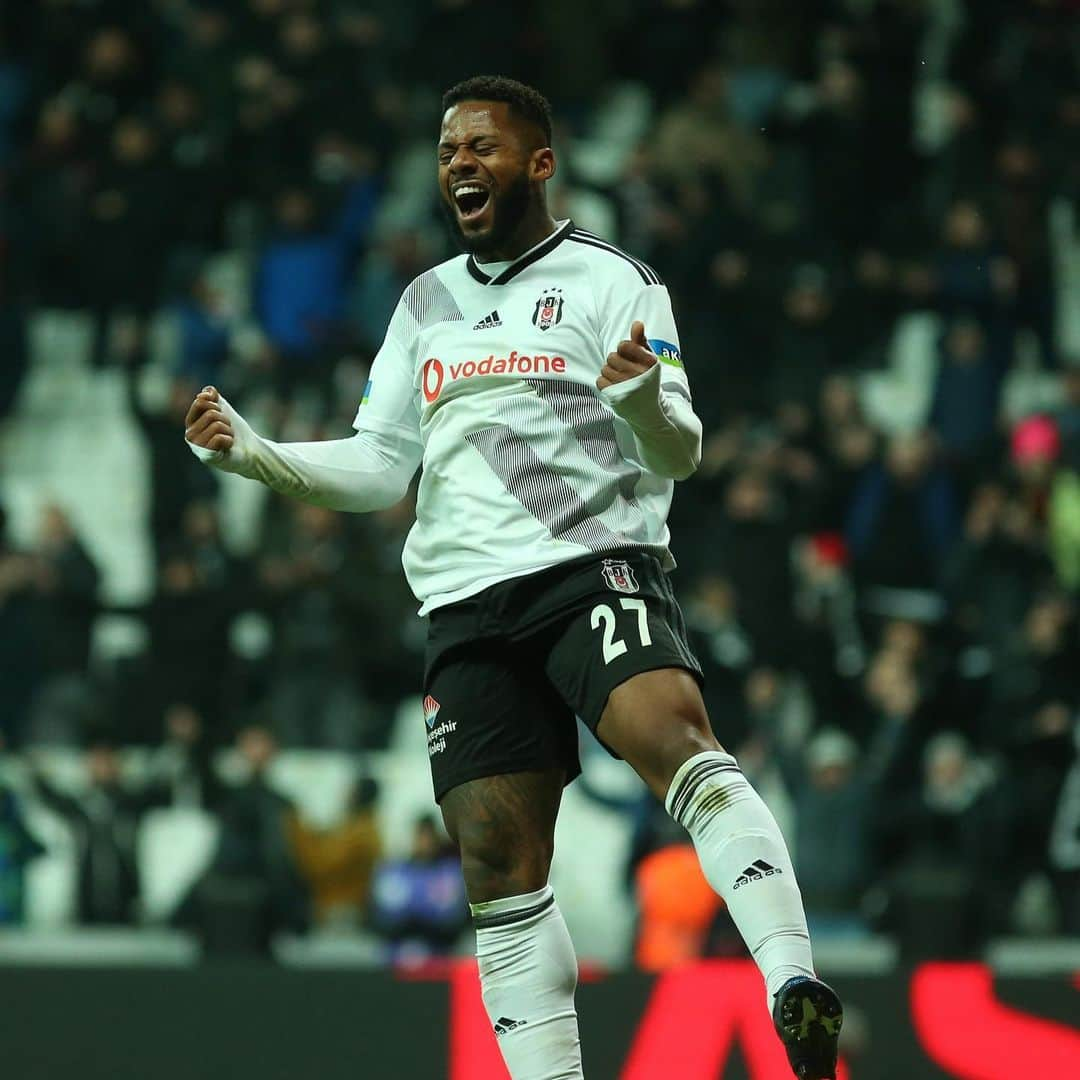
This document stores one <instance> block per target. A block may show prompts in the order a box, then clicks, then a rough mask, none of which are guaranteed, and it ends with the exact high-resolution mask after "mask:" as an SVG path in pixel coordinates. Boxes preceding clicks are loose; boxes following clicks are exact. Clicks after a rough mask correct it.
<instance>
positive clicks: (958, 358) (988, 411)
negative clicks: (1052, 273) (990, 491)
mask: <svg viewBox="0 0 1080 1080" xmlns="http://www.w3.org/2000/svg"><path fill="white" fill-rule="evenodd" d="M1004 375H1005V372H1004V370H1003V367H1002V357H1001V356H1000V355H995V352H994V350H993V348H992V346H991V343H990V341H989V339H988V338H987V336H986V334H985V333H984V332H983V329H982V327H981V326H980V324H979V323H978V322H977V321H976V320H974V319H957V320H956V321H955V322H953V323H952V324H951V325H950V326H949V328H948V330H947V331H946V333H945V335H944V337H943V339H942V346H941V360H940V365H939V368H938V376H937V385H936V387H935V388H934V400H933V404H932V406H931V409H930V424H931V427H932V428H933V429H934V431H935V432H936V433H937V435H938V438H939V439H940V440H941V445H942V449H943V450H944V453H945V456H946V459H947V460H948V461H949V463H950V464H952V465H953V466H954V467H955V468H956V469H957V470H958V475H959V476H960V478H961V480H962V482H964V483H965V486H966V485H967V484H969V483H970V482H971V480H972V479H973V477H974V476H975V475H977V472H976V470H977V469H978V468H979V466H982V467H983V468H985V465H986V464H987V462H988V461H992V455H993V451H994V449H995V446H994V444H995V441H996V439H995V437H996V434H997V425H998V408H999V400H1000V397H1001V383H1002V379H1003V378H1004Z"/></svg>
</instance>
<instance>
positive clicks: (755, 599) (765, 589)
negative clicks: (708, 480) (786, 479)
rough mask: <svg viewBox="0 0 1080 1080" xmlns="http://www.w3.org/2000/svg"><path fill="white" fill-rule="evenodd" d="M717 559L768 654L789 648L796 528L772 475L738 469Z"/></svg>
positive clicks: (742, 617)
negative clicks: (792, 553) (792, 528)
mask: <svg viewBox="0 0 1080 1080" xmlns="http://www.w3.org/2000/svg"><path fill="white" fill-rule="evenodd" d="M724 510H725V518H724V520H722V521H721V522H720V531H719V535H718V536H717V537H716V543H717V550H716V558H717V559H718V562H719V566H720V567H722V568H723V570H724V571H725V573H726V576H727V578H728V580H729V581H731V582H733V583H734V587H735V598H736V611H737V613H738V619H739V623H740V624H741V625H742V626H744V627H745V628H746V630H747V632H748V634H749V635H750V638H751V640H752V641H753V643H754V648H755V653H756V654H757V655H759V656H762V657H765V658H768V657H772V656H783V655H784V654H785V653H786V651H787V646H788V643H789V637H788V635H789V634H790V628H791V621H792V620H791V594H792V589H791V571H790V550H791V531H790V523H789V521H788V518H787V513H786V507H785V506H784V503H783V499H782V496H781V495H780V493H779V492H778V491H777V489H776V487H775V486H774V484H773V481H772V478H771V477H770V476H769V475H768V473H766V472H764V471H761V470H750V469H748V470H746V471H744V472H740V473H736V475H735V476H733V477H732V479H731V481H730V483H729V484H728V488H727V491H726V493H725V496H724Z"/></svg>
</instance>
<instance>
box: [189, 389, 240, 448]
mask: <svg viewBox="0 0 1080 1080" xmlns="http://www.w3.org/2000/svg"><path fill="white" fill-rule="evenodd" d="M184 438H185V439H187V441H188V442H189V443H191V444H192V445H193V446H201V447H203V449H205V450H214V451H218V450H229V449H231V447H232V444H233V439H234V436H233V428H232V424H231V423H230V422H229V419H228V417H227V416H226V415H225V414H224V413H223V412H222V411H221V395H220V394H219V393H218V392H217V390H216V389H215V388H214V387H213V386H204V387H203V388H202V389H201V390H200V391H199V392H198V394H196V395H195V400H194V401H193V402H192V403H191V408H190V409H188V413H187V417H186V418H185V420H184Z"/></svg>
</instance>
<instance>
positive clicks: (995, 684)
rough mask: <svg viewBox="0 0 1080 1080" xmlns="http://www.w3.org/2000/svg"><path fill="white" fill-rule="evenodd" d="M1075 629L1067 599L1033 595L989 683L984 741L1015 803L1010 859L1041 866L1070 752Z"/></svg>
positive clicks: (1077, 692) (1078, 686)
mask: <svg viewBox="0 0 1080 1080" xmlns="http://www.w3.org/2000/svg"><path fill="white" fill-rule="evenodd" d="M1076 649H1077V630H1076V619H1075V612H1074V611H1073V608H1072V606H1071V604H1070V603H1069V601H1068V600H1067V599H1066V598H1065V597H1063V596H1061V595H1060V594H1056V593H1045V594H1042V595H1040V596H1037V597H1036V598H1035V599H1034V601H1033V602H1032V603H1031V605H1030V607H1029V608H1028V609H1027V611H1026V613H1025V615H1024V617H1023V620H1022V622H1021V623H1020V624H1019V625H1018V626H1015V627H1014V628H1013V631H1012V634H1011V636H1010V639H1009V640H1008V642H1007V645H1006V647H1005V648H1004V649H1003V651H1002V654H1001V655H1000V656H999V658H998V660H997V663H996V665H995V668H994V670H993V673H992V676H991V681H990V698H989V702H988V707H987V714H986V718H985V724H986V732H987V738H988V740H990V741H991V743H992V745H994V746H996V747H998V748H999V749H1000V750H1001V751H1002V752H1003V753H1004V754H1006V755H1007V757H1008V761H1009V764H1010V766H1011V768H1012V770H1013V788H1014V790H1015V797H1016V800H1017V823H1018V825H1017V828H1018V833H1017V838H1016V848H1015V851H1016V855H1015V859H1016V862H1017V864H1018V866H1019V867H1021V868H1028V869H1038V868H1041V867H1042V866H1043V864H1044V860H1045V853H1046V850H1047V843H1048V836H1049V828H1050V822H1051V820H1052V818H1053V813H1054V808H1055V806H1056V804H1057V799H1058V793H1059V792H1060V791H1061V787H1062V784H1063V783H1064V779H1065V774H1066V771H1067V770H1068V766H1069V761H1070V758H1071V750H1072V728H1073V715H1074V713H1075V711H1076V709H1077V703H1078V702H1080V674H1078V671H1077V665H1076Z"/></svg>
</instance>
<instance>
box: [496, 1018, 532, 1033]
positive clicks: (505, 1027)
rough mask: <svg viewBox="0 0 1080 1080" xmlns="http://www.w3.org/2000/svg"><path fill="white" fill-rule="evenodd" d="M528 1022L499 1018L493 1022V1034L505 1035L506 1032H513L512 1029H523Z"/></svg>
mask: <svg viewBox="0 0 1080 1080" xmlns="http://www.w3.org/2000/svg"><path fill="white" fill-rule="evenodd" d="M528 1022H529V1021H528V1020H511V1019H510V1018H509V1017H507V1016H500V1017H499V1019H498V1020H496V1021H495V1034H496V1035H505V1034H506V1033H507V1032H508V1031H513V1030H514V1028H519V1027H524V1026H525V1025H526V1024H527V1023H528Z"/></svg>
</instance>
